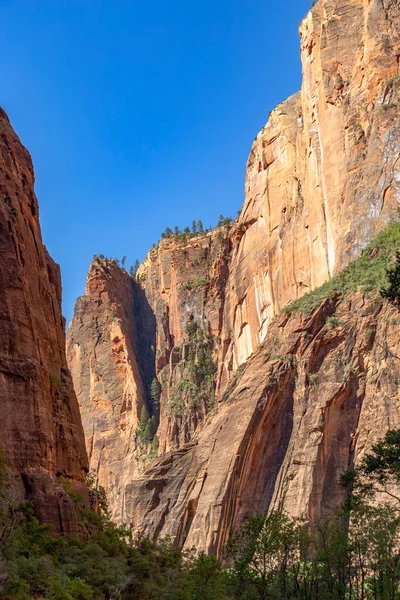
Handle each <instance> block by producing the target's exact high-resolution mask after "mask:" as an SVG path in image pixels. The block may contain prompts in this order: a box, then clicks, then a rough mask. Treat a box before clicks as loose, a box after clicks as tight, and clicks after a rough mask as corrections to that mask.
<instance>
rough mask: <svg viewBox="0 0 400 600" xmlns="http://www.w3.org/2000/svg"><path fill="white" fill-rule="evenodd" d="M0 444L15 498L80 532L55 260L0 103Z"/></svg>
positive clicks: (76, 427)
mask: <svg viewBox="0 0 400 600" xmlns="http://www.w3.org/2000/svg"><path fill="white" fill-rule="evenodd" d="M0 146H1V155H0V199H1V202H0V246H1V255H0V340H1V345H0V395H1V403H2V415H1V419H0V444H1V448H2V451H3V452H4V454H5V457H6V462H7V468H8V472H9V476H10V484H11V488H12V495H13V498H15V499H27V500H29V501H31V502H32V503H33V505H34V507H35V509H36V513H37V515H38V516H39V518H40V519H41V520H42V521H44V522H46V523H50V524H52V525H53V526H54V529H55V531H57V532H58V533H77V521H76V514H75V507H74V504H73V502H72V501H71V499H70V497H69V496H68V494H67V493H66V492H65V490H64V488H63V486H62V484H61V481H60V478H64V479H63V480H64V481H65V482H67V483H68V484H69V485H70V487H71V490H73V491H74V492H76V493H79V494H81V495H82V496H83V497H86V498H87V497H88V491H87V489H86V485H85V478H86V472H87V470H88V464H87V456H86V451H85V443H84V434H83V429H82V423H81V418H80V415H79V407H78V403H77V400H76V396H75V393H74V391H73V387H72V381H71V376H70V373H69V370H68V367H67V362H66V356H65V333H64V330H65V322H64V319H63V317H62V315H61V280H60V270H59V267H58V265H56V264H55V263H54V261H53V260H52V259H51V258H50V256H49V254H48V252H47V250H46V248H45V247H44V246H43V242H42V238H41V232H40V225H39V217H38V203H37V199H36V197H35V193H34V173H33V167H32V161H31V157H30V155H29V153H28V152H27V150H26V149H25V148H24V147H23V146H22V145H21V142H20V141H19V139H18V137H17V135H16V134H15V132H14V131H13V129H12V127H11V125H10V122H9V120H8V117H7V115H6V114H5V112H4V111H3V110H2V109H0Z"/></svg>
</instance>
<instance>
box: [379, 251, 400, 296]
mask: <svg viewBox="0 0 400 600" xmlns="http://www.w3.org/2000/svg"><path fill="white" fill-rule="evenodd" d="M386 275H387V279H388V283H387V286H386V287H384V288H382V290H381V294H382V296H383V297H384V298H386V299H387V300H389V302H392V304H395V305H396V306H399V305H400V251H399V250H398V251H397V252H396V262H395V263H394V264H393V265H391V266H389V267H388V269H387V271H386Z"/></svg>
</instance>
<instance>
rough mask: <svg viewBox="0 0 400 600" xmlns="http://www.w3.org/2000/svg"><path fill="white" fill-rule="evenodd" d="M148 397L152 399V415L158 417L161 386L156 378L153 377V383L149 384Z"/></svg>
mask: <svg viewBox="0 0 400 600" xmlns="http://www.w3.org/2000/svg"><path fill="white" fill-rule="evenodd" d="M150 396H151V399H152V408H153V413H154V414H155V415H158V414H159V411H160V396H161V384H160V382H159V381H158V379H156V377H154V379H153V381H152V382H151V386H150Z"/></svg>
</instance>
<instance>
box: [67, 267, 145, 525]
mask: <svg viewBox="0 0 400 600" xmlns="http://www.w3.org/2000/svg"><path fill="white" fill-rule="evenodd" d="M135 308H137V307H136V305H135V300H134V290H133V283H132V279H131V278H130V277H129V275H128V274H127V273H125V272H124V271H122V270H121V269H119V268H118V267H117V266H116V265H115V264H114V263H113V262H112V261H108V262H104V263H103V262H100V261H95V262H94V263H93V265H92V267H91V269H90V272H89V275H88V281H87V287H86V295H85V296H83V297H81V298H78V300H77V303H76V307H75V316H74V320H73V322H72V324H71V326H70V328H69V334H68V357H69V366H70V369H71V373H72V377H73V381H74V386H75V391H76V394H77V397H78V401H79V402H80V406H81V415H82V422H83V427H84V430H85V434H86V443H87V452H88V456H89V462H90V467H91V469H92V470H93V471H94V473H95V475H96V480H97V484H98V485H102V486H103V487H104V488H105V489H106V490H107V494H108V501H109V502H110V506H111V507H112V512H113V518H114V519H116V520H121V518H122V513H121V511H122V506H121V504H120V502H119V496H120V493H121V488H122V489H124V487H125V485H126V482H127V481H128V482H129V481H130V478H131V477H132V474H134V473H135V472H136V469H137V467H138V461H139V455H138V453H137V451H136V450H137V444H136V438H135V430H136V429H137V427H138V424H139V418H140V413H141V409H142V406H143V404H145V403H146V391H145V386H144V383H143V380H142V375H141V373H140V368H139V365H138V362H137V360H136V355H135V343H136V342H135V334H136V328H135V317H134V310H135Z"/></svg>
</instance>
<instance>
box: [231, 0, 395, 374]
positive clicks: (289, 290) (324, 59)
mask: <svg viewBox="0 0 400 600" xmlns="http://www.w3.org/2000/svg"><path fill="white" fill-rule="evenodd" d="M399 17H400V8H399V4H398V2H390V1H387V2H383V3H382V2H380V1H379V2H378V1H374V2H367V1H363V0H340V1H339V2H331V1H328V0H326V1H324V0H320V1H319V2H318V3H317V5H316V6H315V7H314V8H313V9H312V10H311V11H310V13H309V14H308V16H307V17H306V18H305V19H304V21H303V23H302V25H301V27H300V37H301V59H302V64H303V84H302V88H301V91H300V92H299V93H298V94H295V95H294V96H292V97H291V98H289V99H288V100H287V101H286V102H284V103H283V104H280V105H279V106H278V107H277V108H276V109H275V110H274V111H273V112H272V113H271V116H270V119H269V121H268V123H267V125H266V126H265V127H264V129H263V130H262V131H261V132H260V133H259V134H258V136H257V137H256V139H255V141H254V144H253V148H252V151H251V153H250V157H249V160H248V163H247V175H246V186H245V193H246V198H245V203H244V207H243V209H242V211H241V214H240V217H239V219H238V221H237V224H236V227H235V230H234V232H233V234H232V237H233V239H234V243H233V251H232V260H231V265H230V274H229V285H228V287H227V300H226V303H225V313H224V329H223V332H224V333H223V335H224V337H225V338H226V340H229V341H230V346H229V350H228V351H227V354H226V357H225V366H226V369H227V370H228V373H229V370H230V365H231V364H232V365H233V367H234V368H236V367H237V366H238V365H239V364H241V363H242V362H243V361H244V360H246V359H247V357H248V356H249V355H250V354H251V353H252V352H253V351H254V349H255V348H257V345H258V344H259V343H260V342H261V341H263V339H264V338H265V335H266V333H267V330H268V324H269V322H270V321H271V319H272V318H273V317H274V315H275V314H277V313H278V312H279V310H280V309H281V308H283V307H284V306H285V305H287V304H288V303H289V302H290V301H292V300H293V299H295V298H297V297H299V296H302V295H303V294H304V293H306V292H309V291H310V290H312V289H314V288H316V287H318V286H320V285H321V284H322V283H324V282H325V281H326V280H327V279H328V278H329V277H330V276H332V275H334V274H335V273H337V272H339V271H340V270H341V269H342V268H343V267H344V266H345V265H346V264H347V263H348V262H349V260H351V259H353V258H355V257H356V256H358V254H359V253H360V251H361V250H362V248H364V247H365V245H366V244H367V242H368V241H369V240H370V239H371V238H372V237H373V236H374V234H375V233H376V232H377V231H379V230H380V229H382V227H383V226H384V225H385V224H386V223H387V222H388V221H389V220H390V219H392V218H393V216H394V215H395V214H396V211H397V209H398V208H399V206H400V161H399V155H400V118H399V104H398V103H399V98H400V95H399V91H400V81H399V79H397V78H396V76H397V75H398V74H399V52H400V51H399V48H400V37H399V36H400V27H399ZM225 343H226V344H227V343H228V342H227V341H225Z"/></svg>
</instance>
